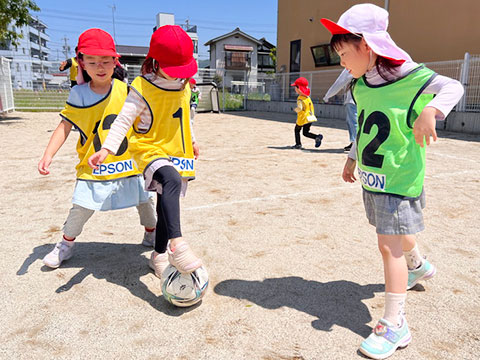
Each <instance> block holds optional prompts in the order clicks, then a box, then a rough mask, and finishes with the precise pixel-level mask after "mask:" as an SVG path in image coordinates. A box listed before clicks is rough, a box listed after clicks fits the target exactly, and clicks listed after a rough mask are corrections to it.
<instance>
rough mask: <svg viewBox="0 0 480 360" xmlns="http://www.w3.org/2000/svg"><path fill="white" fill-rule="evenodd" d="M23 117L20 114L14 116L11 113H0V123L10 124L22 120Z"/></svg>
mask: <svg viewBox="0 0 480 360" xmlns="http://www.w3.org/2000/svg"><path fill="white" fill-rule="evenodd" d="M24 121H25V119H24V118H22V117H21V116H16V115H12V114H4V115H0V125H11V124H15V123H20V122H24Z"/></svg>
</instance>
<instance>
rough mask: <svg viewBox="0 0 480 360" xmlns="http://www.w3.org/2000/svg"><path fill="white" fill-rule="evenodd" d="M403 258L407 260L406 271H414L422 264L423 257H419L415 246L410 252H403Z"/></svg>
mask: <svg viewBox="0 0 480 360" xmlns="http://www.w3.org/2000/svg"><path fill="white" fill-rule="evenodd" d="M403 256H405V260H407V266H408V270H415V269H417V268H419V267H420V266H421V265H422V263H423V257H422V255H420V251H419V250H418V246H417V244H415V246H414V247H413V249H412V250H410V251H404V252H403Z"/></svg>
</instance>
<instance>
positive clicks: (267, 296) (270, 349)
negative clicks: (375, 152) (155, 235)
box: [0, 112, 480, 360]
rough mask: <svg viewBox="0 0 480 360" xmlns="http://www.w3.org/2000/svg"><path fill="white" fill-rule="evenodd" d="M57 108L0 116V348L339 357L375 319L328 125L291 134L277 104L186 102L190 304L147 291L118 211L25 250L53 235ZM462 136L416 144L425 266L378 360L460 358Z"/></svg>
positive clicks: (469, 222) (469, 207)
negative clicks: (224, 106) (194, 148)
mask: <svg viewBox="0 0 480 360" xmlns="http://www.w3.org/2000/svg"><path fill="white" fill-rule="evenodd" d="M58 121H59V116H58V114H57V113H12V114H10V115H8V116H7V117H6V118H2V119H1V120H0V131H1V132H2V134H3V141H2V145H1V149H2V153H3V156H2V158H1V159H0V164H1V166H2V168H3V172H2V174H1V182H0V189H1V207H0V214H1V217H0V238H1V242H0V253H1V254H2V261H1V265H0V283H1V295H0V318H1V321H0V358H2V359H263V360H273V359H357V358H362V356H361V355H360V354H359V353H357V349H358V346H359V344H360V343H361V341H362V339H363V338H364V337H366V336H368V334H369V333H370V331H371V328H372V326H374V325H375V323H376V321H377V320H378V319H379V318H380V317H381V316H382V315H383V303H384V285H383V269H382V262H381V256H380V253H379V252H378V250H377V245H376V237H375V231H374V229H373V227H371V226H370V225H368V222H367V220H366V218H365V215H364V210H363V204H362V200H361V190H360V185H359V184H358V183H357V184H346V183H343V181H342V180H341V177H340V174H341V171H342V168H343V163H344V160H345V157H346V155H345V153H344V152H343V151H342V148H343V146H345V145H347V143H348V135H347V131H346V127H345V124H344V122H343V121H339V120H325V119H321V120H320V121H319V122H318V123H317V124H318V125H315V126H314V127H313V128H312V131H313V132H319V131H320V132H321V133H322V134H323V135H324V141H323V144H322V146H321V147H320V148H319V149H315V148H314V146H313V141H312V140H310V139H306V138H304V140H303V143H304V146H305V147H306V150H303V151H301V150H291V149H287V145H292V144H293V143H294V138H293V127H294V115H293V114H277V113H258V112H237V113H228V114H198V115H197V118H196V124H195V127H196V136H197V139H198V141H199V143H200V146H201V157H200V160H199V161H198V165H197V166H198V167H197V169H198V170H197V179H196V180H195V181H193V182H192V183H190V186H189V189H188V193H187V197H186V198H185V199H183V200H182V223H183V229H182V230H183V233H184V236H185V238H186V239H187V240H188V241H189V242H190V244H191V246H192V247H193V248H194V250H195V251H196V252H197V253H198V254H199V255H201V257H202V259H203V261H204V263H205V264H206V265H207V268H208V270H209V274H210V289H209V292H208V294H207V295H206V297H205V298H204V300H203V301H202V303H200V304H199V305H197V306H194V307H193V308H188V309H180V308H175V307H174V306H172V305H170V304H168V303H167V302H166V301H165V300H164V299H163V297H162V296H161V289H160V281H159V280H158V279H157V278H156V277H155V276H154V275H153V273H152V272H151V271H150V270H149V268H148V265H147V259H148V256H149V255H150V250H149V249H147V248H145V247H143V246H142V245H140V242H141V238H142V233H143V230H142V228H141V226H140V224H139V220H138V215H137V213H136V211H135V209H127V210H121V211H115V212H102V213H96V214H95V215H94V216H93V217H92V219H91V220H90V221H89V222H88V223H87V225H86V226H85V229H84V232H83V233H82V235H81V236H80V237H79V238H78V239H77V244H76V253H75V256H74V257H73V258H72V259H70V260H69V261H67V262H65V263H64V264H62V266H61V267H60V268H59V269H56V270H51V269H48V268H46V267H45V266H43V264H42V262H41V259H42V258H43V257H44V256H45V255H46V254H47V253H48V252H49V251H50V250H51V249H52V248H53V245H54V244H55V242H57V241H59V240H60V238H61V234H62V232H61V229H62V224H63V222H64V220H65V218H66V216H67V213H68V210H69V208H70V205H71V196H72V192H73V187H74V184H75V175H74V174H75V172H74V164H75V161H76V154H75V142H76V141H77V136H78V135H77V133H72V134H71V136H70V138H69V139H68V140H67V142H66V143H65V145H64V146H63V148H62V149H61V150H60V151H59V153H58V154H57V156H56V157H55V159H54V162H53V164H52V166H51V170H52V171H51V172H52V173H51V175H49V176H41V175H39V174H38V172H37V163H38V161H39V159H40V157H41V156H42V153H43V151H44V148H45V146H46V145H47V142H48V140H49V137H50V135H51V132H52V130H53V129H54V128H55V126H56V124H57V123H58ZM479 153H480V142H479V137H478V136H477V137H475V136H469V135H462V134H453V133H447V132H440V139H439V141H438V142H437V143H435V144H434V145H433V146H431V147H430V148H428V150H427V176H426V184H425V186H426V193H427V208H426V209H425V212H424V215H425V223H426V230H425V231H424V232H422V233H421V234H420V235H419V237H418V240H419V247H420V249H421V251H422V252H423V253H424V254H426V255H427V256H428V259H429V261H431V262H432V263H433V264H435V265H436V266H437V269H438V272H437V275H436V276H435V277H434V278H433V279H431V280H429V281H427V282H423V283H421V284H419V285H417V286H416V287H415V288H414V289H413V290H411V291H409V292H408V299H407V308H406V310H407V319H408V321H409V325H410V329H411V332H412V335H413V341H412V343H411V344H410V345H409V346H408V347H407V348H405V349H404V350H399V351H397V352H396V353H395V354H394V355H393V356H392V359H415V360H418V359H477V358H478V356H479V355H478V354H479V351H480V280H479V275H480V274H479V271H480V260H479V259H480V258H479V255H480V247H479V244H480V242H479V238H480V236H479V235H480V230H479V227H480V215H479V210H478V205H477V204H478V198H479V195H480V162H479V160H478V154H479Z"/></svg>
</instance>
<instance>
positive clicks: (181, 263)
mask: <svg viewBox="0 0 480 360" xmlns="http://www.w3.org/2000/svg"><path fill="white" fill-rule="evenodd" d="M167 253H168V260H169V261H170V264H172V265H173V266H175V267H176V268H177V270H178V271H180V272H181V273H183V274H190V273H192V272H194V271H195V270H197V269H198V268H199V267H200V266H202V260H200V259H199V258H198V257H197V256H196V255H195V254H194V253H193V251H192V249H190V246H188V244H187V243H186V242H185V241H181V242H180V243H179V244H178V245H177V246H176V248H175V250H174V251H172V250H170V241H169V242H168V244H167Z"/></svg>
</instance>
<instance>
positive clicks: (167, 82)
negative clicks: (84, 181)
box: [88, 25, 202, 278]
mask: <svg viewBox="0 0 480 360" xmlns="http://www.w3.org/2000/svg"><path fill="white" fill-rule="evenodd" d="M196 72H197V63H196V61H195V59H194V58H193V44H192V40H191V39H190V37H189V36H188V35H187V33H186V32H185V31H184V30H183V29H182V28H181V27H179V26H172V25H166V26H162V27H160V28H158V29H157V30H156V31H155V32H154V33H153V35H152V38H151V40H150V49H149V52H148V55H147V58H146V59H145V62H144V63H143V65H142V76H139V77H137V78H136V79H135V80H134V81H133V82H132V85H131V91H130V93H129V95H128V97H127V99H126V101H125V105H124V106H123V109H122V111H121V112H120V114H119V116H118V117H117V119H116V120H115V122H114V123H113V124H112V127H111V129H110V132H109V134H108V136H107V139H106V141H105V142H104V143H103V146H102V149H101V150H100V151H97V152H96V153H95V154H94V155H92V156H91V157H90V159H89V160H88V163H89V165H90V166H91V167H92V168H93V169H95V170H97V169H99V168H100V167H101V166H103V164H104V161H105V160H106V159H108V158H107V155H108V154H114V153H116V152H117V151H118V148H119V147H120V146H121V141H122V139H123V138H124V137H125V136H126V134H127V132H128V131H129V129H130V128H132V127H133V132H132V134H131V136H130V137H129V140H128V141H129V144H130V148H129V149H130V151H131V153H132V155H133V157H134V159H135V162H136V164H137V166H138V169H139V170H140V171H141V172H143V176H144V178H145V186H146V189H147V190H149V191H155V192H157V219H158V220H157V228H156V229H157V231H156V237H155V251H153V252H152V254H151V257H150V261H149V266H150V267H151V268H152V269H153V270H154V271H155V275H156V276H158V277H159V278H161V276H162V273H163V271H164V270H165V269H166V267H167V266H168V264H169V262H170V263H171V264H172V265H174V266H175V267H176V268H177V269H178V270H179V271H180V272H182V273H191V272H193V271H195V270H196V269H198V268H199V267H200V266H202V262H201V260H200V259H199V258H198V257H197V256H196V255H195V254H194V253H193V252H192V250H191V249H190V247H189V246H188V244H187V243H186V242H185V241H184V240H183V238H182V232H181V227H180V204H179V198H180V195H182V196H184V195H185V192H186V188H187V183H188V181H189V180H192V179H194V177H195V160H196V158H197V157H198V153H199V150H198V146H197V144H196V142H195V136H194V134H193V132H192V126H191V123H190V98H191V92H190V87H189V86H188V81H189V78H191V77H192V76H193V75H195V73H196Z"/></svg>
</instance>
